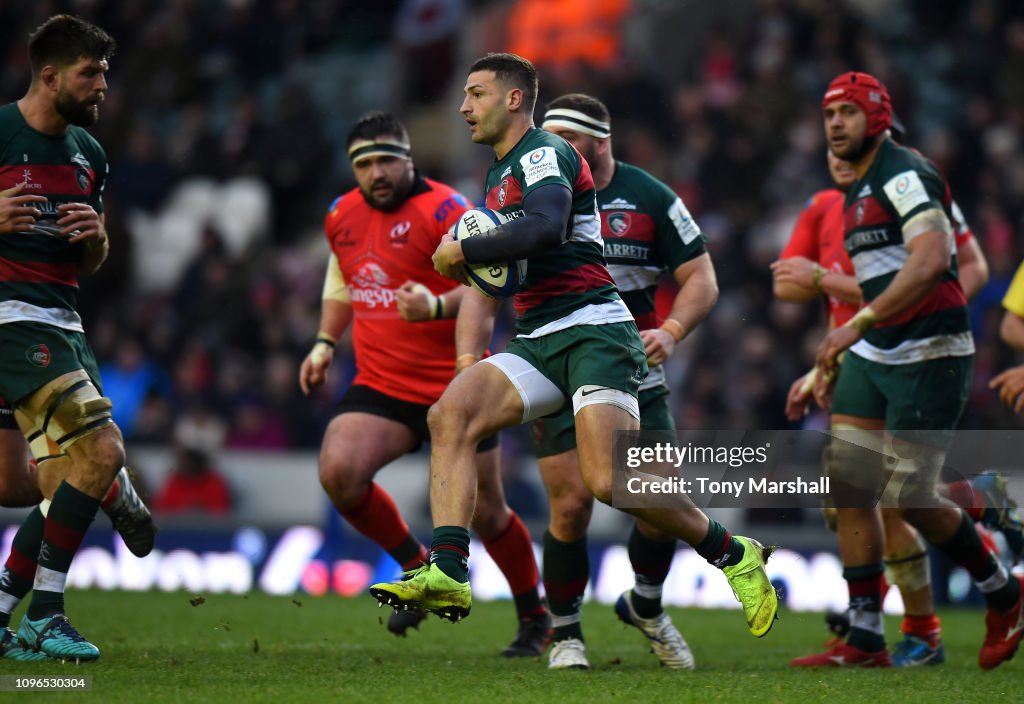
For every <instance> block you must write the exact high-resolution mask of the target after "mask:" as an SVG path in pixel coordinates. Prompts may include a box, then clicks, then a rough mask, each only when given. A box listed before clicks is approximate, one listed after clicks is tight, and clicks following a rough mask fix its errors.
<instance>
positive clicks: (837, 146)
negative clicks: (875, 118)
mask: <svg viewBox="0 0 1024 704" xmlns="http://www.w3.org/2000/svg"><path fill="white" fill-rule="evenodd" d="M867 130H868V121H867V115H865V114H864V111H863V110H861V109H860V108H859V107H857V106H856V105H855V104H853V103H847V102H838V101H837V102H835V103H832V104H830V105H829V106H828V107H826V108H825V136H826V138H827V139H828V146H829V150H830V151H831V152H832V153H833V154H834V155H835V156H837V157H839V158H840V159H844V160H846V161H849V162H851V163H857V162H858V161H860V160H861V158H863V157H864V155H865V154H867V153H868V152H869V151H870V150H871V147H872V146H873V144H874V140H871V139H868V138H867Z"/></svg>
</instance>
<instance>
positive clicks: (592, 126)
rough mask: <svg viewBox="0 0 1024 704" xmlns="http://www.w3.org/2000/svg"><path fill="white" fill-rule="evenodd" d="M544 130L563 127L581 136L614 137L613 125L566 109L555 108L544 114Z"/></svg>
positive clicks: (577, 111)
mask: <svg viewBox="0 0 1024 704" xmlns="http://www.w3.org/2000/svg"><path fill="white" fill-rule="evenodd" d="M541 126H542V127H543V128H544V129H547V128H548V127H561V128H563V129H567V130H573V131H574V132H580V133H581V134H588V135H590V136H591V137H597V138H599V139H606V138H608V137H611V136H612V126H611V123H608V122H602V121H601V120H595V119H594V118H592V117H591V116H590V115H587V114H584V113H582V112H580V111H579V110H568V109H566V108H555V109H554V110H548V111H547V112H546V113H544V124H543V125H541Z"/></svg>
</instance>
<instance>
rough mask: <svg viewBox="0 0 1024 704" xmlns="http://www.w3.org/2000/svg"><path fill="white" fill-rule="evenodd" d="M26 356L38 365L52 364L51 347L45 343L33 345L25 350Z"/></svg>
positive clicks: (46, 365)
mask: <svg viewBox="0 0 1024 704" xmlns="http://www.w3.org/2000/svg"><path fill="white" fill-rule="evenodd" d="M25 358H26V359H28V361H30V362H32V364H34V365H36V366H37V367H48V366H50V348H49V347H47V346H46V345H44V344H38V345H32V346H31V347H29V348H28V349H27V350H25Z"/></svg>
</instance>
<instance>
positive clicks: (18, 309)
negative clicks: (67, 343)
mask: <svg viewBox="0 0 1024 704" xmlns="http://www.w3.org/2000/svg"><path fill="white" fill-rule="evenodd" d="M19 322H27V323H43V324H45V325H53V326H54V327H58V328H62V329H64V330H71V331H73V332H82V333H84V332H85V329H84V328H83V327H82V319H81V318H80V317H79V315H78V313H76V312H75V311H73V310H70V309H68V308H40V307H39V306H34V305H32V304H31V303H26V302H25V301H15V300H9V301H0V325H4V324H5V323H19Z"/></svg>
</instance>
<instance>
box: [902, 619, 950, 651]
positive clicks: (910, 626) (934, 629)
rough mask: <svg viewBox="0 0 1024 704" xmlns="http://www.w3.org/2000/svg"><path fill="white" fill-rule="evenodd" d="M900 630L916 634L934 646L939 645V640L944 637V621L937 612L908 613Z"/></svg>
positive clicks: (906, 633)
mask: <svg viewBox="0 0 1024 704" xmlns="http://www.w3.org/2000/svg"><path fill="white" fill-rule="evenodd" d="M900 630H901V631H902V632H903V633H904V634H905V635H908V636H915V637H917V638H920V639H921V640H923V641H926V642H927V643H928V645H930V646H931V647H933V648H935V647H938V645H939V641H940V640H941V639H942V621H940V620H939V617H938V616H936V615H935V614H927V615H924V616H911V615H909V614H908V615H907V616H904V617H903V623H902V624H900Z"/></svg>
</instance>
